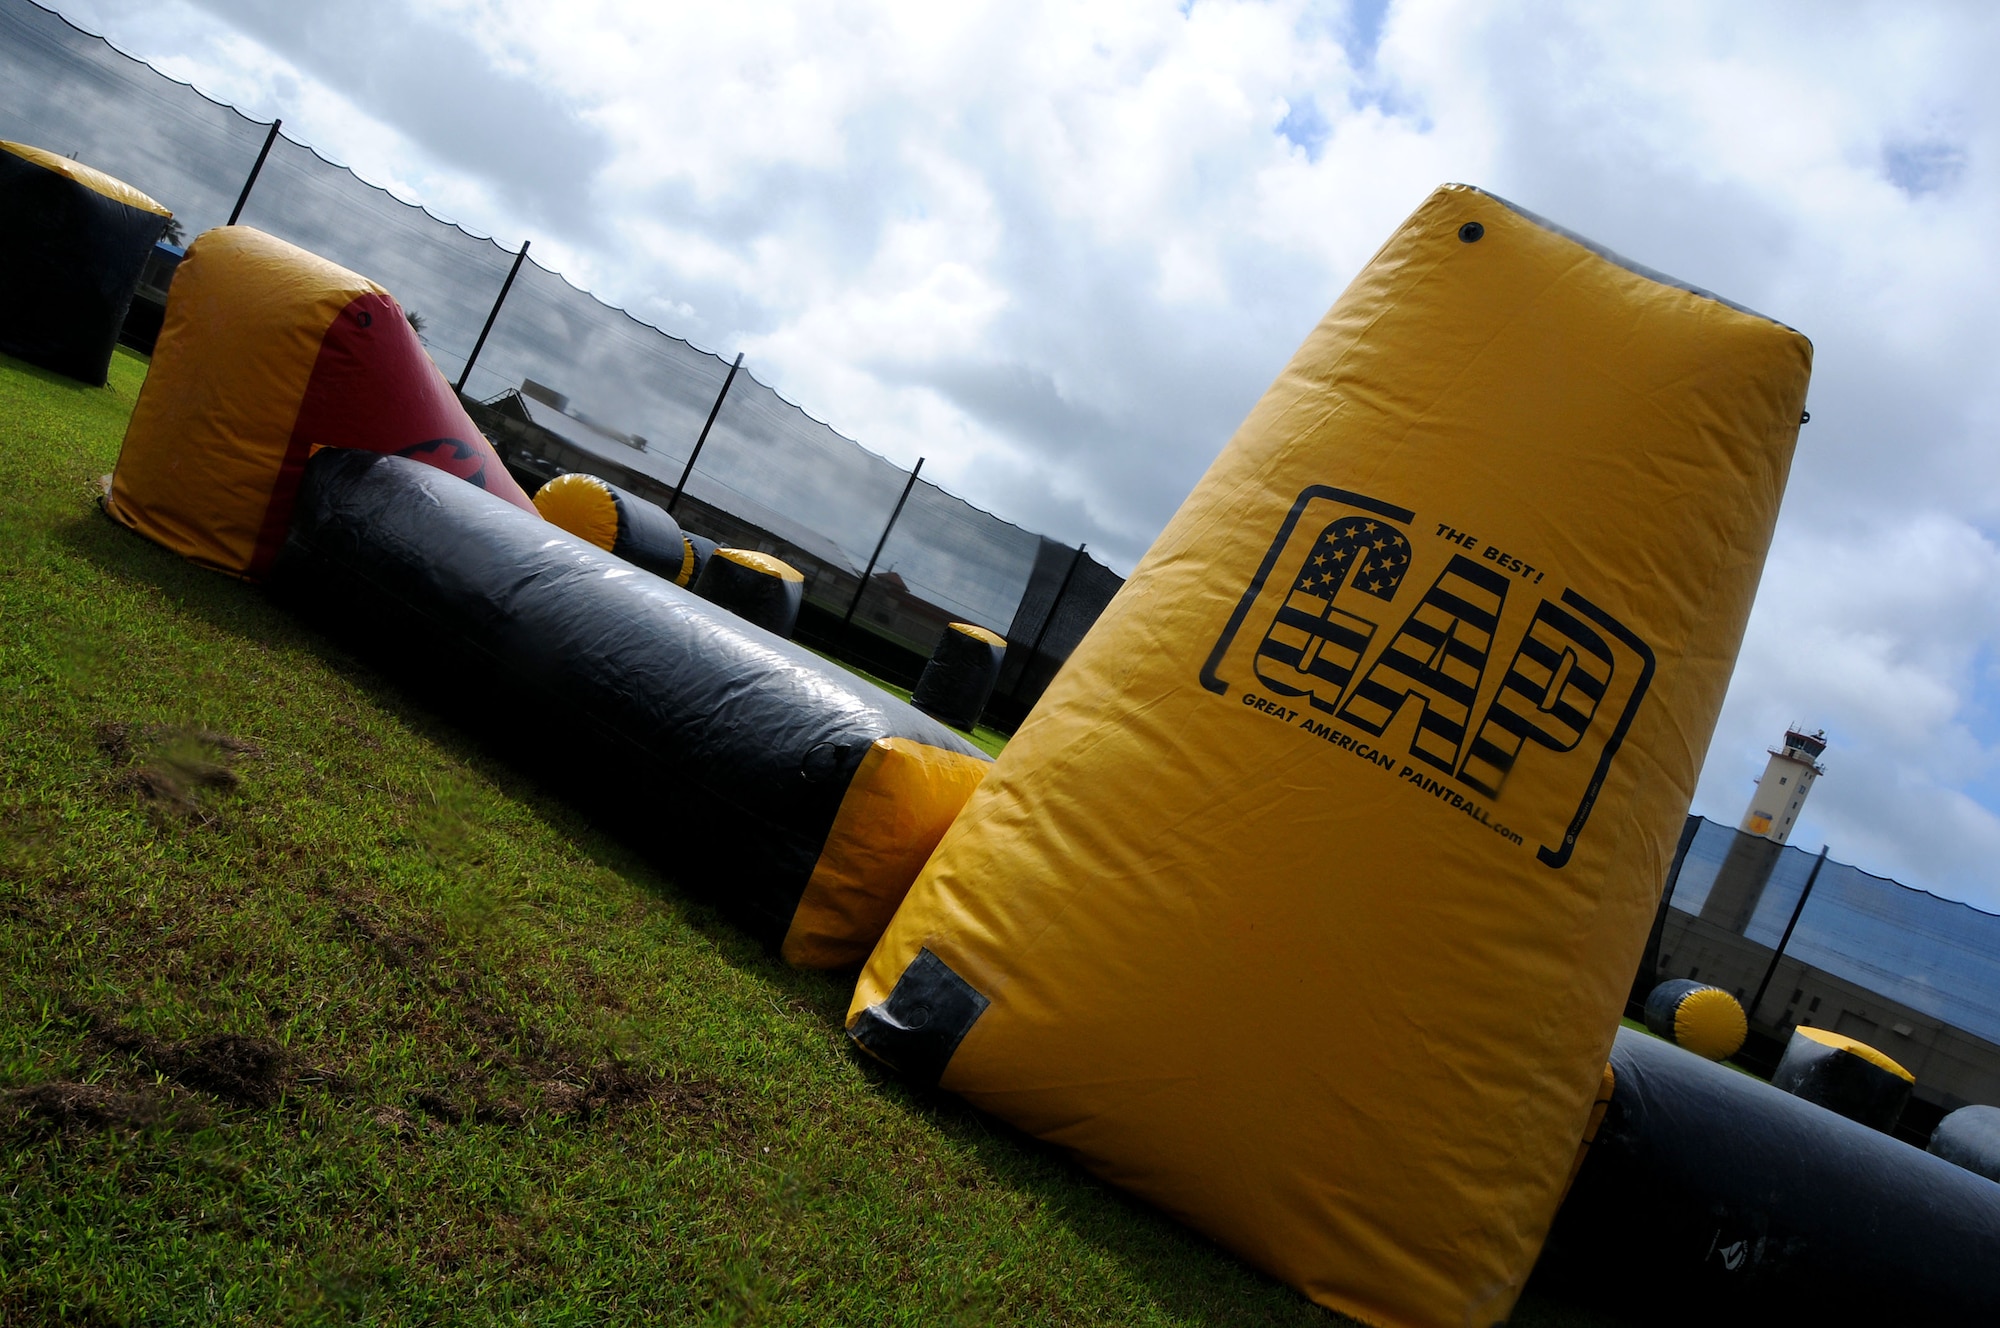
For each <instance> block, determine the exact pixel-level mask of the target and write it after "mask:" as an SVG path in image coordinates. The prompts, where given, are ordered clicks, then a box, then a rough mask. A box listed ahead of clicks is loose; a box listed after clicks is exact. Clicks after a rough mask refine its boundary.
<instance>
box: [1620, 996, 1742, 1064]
mask: <svg viewBox="0 0 2000 1328" xmlns="http://www.w3.org/2000/svg"><path fill="white" fill-rule="evenodd" d="M1646 1027H1647V1028H1650V1029H1651V1030H1653V1032H1654V1033H1656V1034H1658V1035H1659V1036H1661V1037H1663V1038H1665V1039H1666V1040H1667V1041H1669V1042H1671V1043H1673V1044H1674V1045H1675V1046H1679V1047H1686V1048H1687V1049H1688V1050H1689V1051H1691V1052H1693V1053H1694V1054H1695V1055H1697V1056H1702V1057H1706V1058H1707V1059H1709V1060H1712V1061H1726V1060H1728V1059H1729V1058H1730V1057H1731V1056H1734V1055H1735V1054H1736V1053H1737V1052H1739V1051H1741V1050H1742V1049H1743V1039H1744V1038H1746V1037H1748V1036H1749V1035H1750V1020H1749V1018H1748V1016H1746V1015H1745V1014H1744V1013H1743V1006H1742V1004H1741V1003H1740V1002H1738V1001H1737V999H1736V998H1735V997H1734V996H1731V995H1730V994H1729V993H1728V992H1726V991H1724V990H1723V989H1722V988H1720V987H1711V986H1709V985H1708V984H1707V983H1706V982H1696V981H1694V980H1693V979H1691V978H1674V979H1671V980H1670V981H1667V982H1662V983H1661V984H1660V985H1659V986H1657V987H1655V988H1653V990H1652V993H1651V994H1650V995H1648V996H1647V997H1646Z"/></svg>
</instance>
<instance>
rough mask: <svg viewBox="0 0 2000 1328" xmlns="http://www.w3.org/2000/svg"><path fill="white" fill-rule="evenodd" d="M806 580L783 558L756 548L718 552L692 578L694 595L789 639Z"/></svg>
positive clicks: (797, 616) (794, 625)
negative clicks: (698, 573)
mask: <svg viewBox="0 0 2000 1328" xmlns="http://www.w3.org/2000/svg"><path fill="white" fill-rule="evenodd" d="M805 591H806V579H805V578H804V577H803V576H800V575H799V572H798V569H797V568H795V567H793V566H792V565H791V564H790V563H788V562H785V561H783V560H782V559H778V558H773V557H772V556H771V555H770V554H768V553H759V552H757V551H756V550H755V549H717V550H716V551H715V553H714V555H713V556H712V557H710V558H709V559H708V560H707V561H706V562H704V563H703V564H702V568H701V573H700V575H698V576H697V577H695V581H694V593H695V594H697V595H699V596H701V597H702V598H703V599H705V600H707V601H708V602H709V603H711V604H719V605H721V606H722V607H723V608H725V609H728V610H729V611H730V612H731V613H733V614H735V615H736V616H737V617H739V618H742V619H744V620H745V621H747V622H753V623H755V624H757V626H759V627H761V628H763V629H764V630H765V631H767V632H775V633H777V634H778V635H779V636H782V637H784V638H786V639H787V640H789V639H790V638H791V635H792V632H793V630H794V629H795V628H797V626H798V625H799V605H800V604H801V603H802V602H804V600H805Z"/></svg>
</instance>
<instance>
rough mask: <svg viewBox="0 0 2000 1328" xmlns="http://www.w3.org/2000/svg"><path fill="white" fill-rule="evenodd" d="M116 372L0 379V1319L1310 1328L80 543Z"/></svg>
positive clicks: (770, 965)
mask: <svg viewBox="0 0 2000 1328" xmlns="http://www.w3.org/2000/svg"><path fill="white" fill-rule="evenodd" d="M143 372H144V365H143V362H142V361H141V360H139V359H137V358H135V357H132V356H130V355H127V354H125V353H123V352H121V353H120V355H119V357H118V359H117V361H116V364H115V366H114V370H113V381H112V385H111V386H110V387H109V388H104V389H90V388H84V387H81V386H78V385H76V384H73V383H70V382H68V381H66V380H63V379H59V378H55V377H53V376H51V375H47V374H43V373H41V372H39V371H36V370H32V369H28V368H26V367H24V366H22V365H20V364H19V363H17V362H14V361H10V360H5V359H4V358H0V752H4V764H0V1089H4V1094H5V1095H4V1098H0V1135H4V1139H0V1143H4V1154H0V1195H4V1196H5V1200H4V1202H0V1323H4V1324H6V1325H9V1326H10V1328H11V1326H12V1325H17V1324H35V1323H56V1322H62V1323H83V1324H97V1325H104V1324H135V1325H136V1324H161V1323H203V1324H207V1323H270V1322H275V1321H296V1322H327V1323H344V1322H367V1323H383V1324H418V1323H461V1322H464V1323H482V1322H496V1323H497V1322H507V1323H517V1322H533V1323H536V1324H619V1323H694V1324H734V1323H758V1324H764V1323H770V1324H860V1325H874V1324H938V1323H969V1324H995V1325H998V1324H1098V1323H1102V1324H1121V1325H1122V1324H1187V1325H1209V1324H1277V1325H1284V1324H1329V1323H1333V1322H1336V1319H1335V1318H1334V1317H1333V1316H1331V1315H1328V1314H1326V1313H1324V1312H1322V1311H1320V1310H1318V1309H1315V1308H1314V1307H1312V1306H1310V1305H1308V1304H1306V1303H1305V1302H1304V1301H1302V1300H1301V1299H1300V1298H1299V1297H1298V1296H1296V1295H1295V1294H1294V1293H1293V1292H1291V1291H1289V1290H1287V1289H1286V1288H1284V1287H1282V1286H1279V1285H1277V1284H1275V1283H1273V1282H1271V1281H1270V1280H1268V1279H1266V1278H1264V1277H1262V1276H1260V1275H1259V1274H1256V1273H1254V1272H1252V1271H1249V1270H1248V1269H1246V1268H1245V1267H1244V1266H1243V1265H1241V1264H1239V1263H1237V1262H1236V1261H1234V1260H1233V1259H1231V1258H1229V1257H1228V1256H1226V1255H1224V1254H1222V1253H1220V1252H1219V1251H1218V1250H1216V1249H1215V1248H1214V1247H1212V1246H1210V1245H1209V1244H1207V1243H1205V1242H1204V1241H1203V1240H1201V1239H1200V1238H1198V1237H1196V1236H1193V1235H1191V1234H1189V1233H1188V1232H1186V1231H1184V1230H1183V1229H1181V1228H1179V1227H1177V1226H1176V1225H1174V1224H1173V1223H1172V1222H1170V1221H1168V1220H1166V1219H1165V1218H1163V1217H1161V1216H1159V1215H1157V1214H1155V1213H1154V1212H1152V1211H1151V1210H1149V1209H1147V1208H1145V1207H1143V1206H1141V1205H1139V1204H1136V1203H1134V1202H1131V1201H1129V1200H1127V1199H1125V1198H1124V1197H1122V1196H1121V1195H1119V1194H1118V1193H1116V1192H1115V1191H1112V1190H1110V1189H1108V1188H1106V1187H1104V1186H1102V1185H1099V1184H1098V1183H1096V1182H1094V1181H1093V1180H1091V1179H1090V1178H1088V1177H1087V1176H1085V1175H1083V1174H1082V1173H1081V1172H1080V1171H1078V1170H1077V1169H1076V1168H1075V1167H1073V1166H1072V1165H1070V1164H1069V1163H1068V1162H1067V1161H1065V1160H1064V1159H1062V1158H1061V1157H1059V1156H1057V1155H1055V1154H1054V1153H1052V1152H1050V1151H1049V1150H1047V1149H1045V1148H1042V1147H1041V1146H1039V1145H1036V1144H1034V1143H1033V1142H1031V1141H1028V1140H1025V1139H1023V1138H1021V1137H1020V1136H1018V1135H1016V1134H1014V1133H1012V1132H1010V1131H1008V1130H1007V1129H1005V1128H1003V1127H1001V1126H999V1125H998V1124H996V1123H995V1122H993V1121H991V1120H988V1119H986V1118H984V1117H981V1116H980V1115H978V1114H976V1113H974V1112H972V1111H971V1110H969V1109H967V1108H965V1107H964V1106H962V1105H960V1104H958V1103H956V1102H955V1101H953V1100H952V1099H950V1098H946V1097H941V1096H933V1095H929V1094H924V1093H918V1092H914V1091H911V1090H910V1089H908V1088H906V1087H905V1086H904V1085H902V1084H901V1083H900V1082H898V1081H897V1080H896V1079H895V1078H894V1077H893V1076H890V1075H888V1074H887V1073H885V1072H882V1071H879V1070H878V1069H876V1068H875V1067H874V1066H872V1065H871V1063H869V1062H868V1061H866V1060H865V1059H863V1058H861V1057H858V1056H857V1055H855V1054H854V1053H853V1052H852V1051H850V1050H849V1048H848V1047H847V1045H846V1043H845V1039H844V1038H843V1037H842V1035H841V1032H840V1025H841V1018H842V1015H843V1013H844V1011H845V1007H846V1001H847V995H848V986H849V983H847V982H843V981H842V980H840V979H838V978H834V977H825V976H818V975H812V974H805V973H800V972H795V971H793V970H790V969H788V968H786V967H784V966H783V965H781V964H779V963H777V962H775V961H774V960H773V959H771V958H770V957H768V956H767V955H765V954H764V953H762V952H761V951H760V950H758V949H757V948H756V947H754V946H752V945H751V944H750V943H749V942H747V941H746V940H744V939H743V938H742V937H741V936H740V935H738V934H737V933H736V932H735V931H733V930H732V929H731V928H730V927H729V926H727V925H725V924H723V923H721V922H720V921H718V920H717V918H716V917H715V915H714V914H712V913H711V912H710V911H709V910H708V909H706V908H704V907H702V906H700V905H698V904H695V903H691V902H689V901H688V900H687V899H686V898H685V897H683V896H682V895H680V894H678V893H677V892H676V891H675V890H674V889H673V887H672V886H671V885H670V884H669V883H668V882H666V881H664V880H662V879H661V878H660V877H659V876H658V875H656V874H655V873H654V872H653V871H652V870H651V869H650V868H649V867H647V866H646V865H645V864H643V863H642V862H640V861H639V860H637V859H636V858H635V857H633V856H632V855H631V854H630V853H629V852H628V851H627V850H626V849H624V848H623V847H621V846H620V845H618V844H616V843H614V842H612V841H610V840H607V839H606V838H604V837H602V836H600V835H599V834H597V833H596V832H595V831H593V829H592V828H591V827H590V826H589V825H588V824H587V823H586V822H585V821H584V820H582V819H581V818H580V817H579V816H578V815H577V814H576V813H575V812H574V811H573V810H571V809H570V808H568V807H567V806H565V805H564V804H562V803H561V802H559V801H555V800H553V799H552V798H550V797H548V796H546V795H545V794H544V793H543V792H542V791H541V790H539V789H538V788H537V787H536V785H535V784H534V783H533V782H532V780H530V779H528V778H526V777H524V776H523V775H522V774H521V773H520V772H518V771H515V770H513V769H510V768H508V767H506V766H504V765H501V764H499V763H497V762H495V761H494V760H493V759H491V758H490V757H489V756H487V755H486V754H485V753H484V752H483V751H482V749H481V748H480V747H479V746H478V745H477V744H476V743H474V742H472V741H470V740H468V739H467V738H466V737H464V736H463V735H461V734H460V733H458V732H457V731H455V730H453V729H451V728H449V727H447V726H445V725H443V724H442V723H441V722H439V721H437V720H435V719H433V718H432V717H431V716H430V715H428V714H427V713H426V712H425V711H423V710H422V709H421V708H419V707H418V706H416V705H415V704H414V703H412V702H411V701H409V700H408V699H406V698H405V697H404V696H403V695H402V694H400V693H399V692H398V691H397V690H396V689H395V688H394V687H392V686H390V685H388V684H386V683H385V682H384V681H383V680H381V679H380V678H379V677H377V676H375V675H373V674H372V673H370V672H369V671H368V670H366V669H364V668H363V667H361V666H360V665H358V664H357V663H355V662H354V661H353V660H352V659H351V658H350V657H349V656H348V655H346V654H345V653H344V652H343V651H341V650H340V649H338V648H337V647H335V646H333V645H332V644H330V643H329V642H328V641H326V640H325V639H323V638H321V637H318V636H316V635H314V634H312V633H311V632H309V631H307V630H305V629H304V628H302V627H300V626H299V625H297V624H296V623H295V622H294V621H293V620H292V619H290V618H289V617H287V616H286V615H285V614H283V613H281V612H280V611H278V610H277V609H275V608H274V607H272V606H271V605H270V604H268V603H267V602H266V601H265V600H264V599H263V598H262V597H261V596H260V595H259V594H258V593H257V592H256V591H255V590H254V589H252V588H249V587H246V586H243V585H240V584H238V583H236V582H233V581H230V580H228V579H225V578H223V577H220V576H217V575H214V574H211V573H207V572H203V571H201V570H198V569H196V568H193V567H191V566H189V565H187V564H185V563H183V562H181V561H180V560H179V559H177V558H175V557H174V556H172V555H171V554H168V553H166V552H164V551H162V550H160V549H158V548H156V547H154V546H153V545H151V544H148V543H146V542H145V541H143V540H141V539H139V538H138V537H136V536H134V535H131V534H130V533H128V532H126V531H124V530H122V529H120V528H118V527H116V526H114V525H113V524H111V523H110V522H109V521H107V520H105V519H104V518H103V517H102V516H101V515H100V514H99V513H98V512H97V510H96V508H95V506H94V504H93V501H92V498H93V493H94V481H95V478H96V477H97V476H98V475H99V474H101V473H103V472H105V471H107V470H109V469H110V468H111V465H112V463H113V461H114V460H115V457H116V452H117V445H118V439H119V438H120V436H121V435H122V432H123V429H124V421H125V417H126V415H127V413H128V412H129V410H130V408H131V403H132V400H133V397H134V394H135V392H136V390H137V386H138V384H139V382H140V380H141V377H142V375H143ZM1516 1321H1517V1322H1519V1323H1526V1324H1556V1323H1577V1324H1583V1323H1596V1322H1599V1320H1596V1319H1595V1318H1588V1317H1582V1316H1576V1315H1573V1314H1572V1313H1570V1312H1566V1311H1562V1310H1560V1309H1558V1308H1557V1307H1555V1306H1552V1305H1548V1304H1546V1303H1542V1302H1530V1303H1528V1304H1527V1305H1525V1306H1524V1309H1523V1311H1522V1313H1521V1314H1520V1316H1519V1317H1518V1318H1517V1320H1516Z"/></svg>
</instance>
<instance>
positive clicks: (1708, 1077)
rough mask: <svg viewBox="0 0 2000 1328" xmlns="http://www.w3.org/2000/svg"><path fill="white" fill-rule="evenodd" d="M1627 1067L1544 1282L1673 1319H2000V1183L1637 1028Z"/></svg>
mask: <svg viewBox="0 0 2000 1328" xmlns="http://www.w3.org/2000/svg"><path fill="white" fill-rule="evenodd" d="M1611 1070H1612V1074H1613V1077H1614V1083H1613V1087H1612V1092H1611V1105H1610V1107H1609V1108H1608V1109H1607V1110H1606V1112H1605V1114H1604V1119H1603V1121H1602V1123H1601V1124H1600V1125H1599V1126H1598V1128H1597V1134H1596V1138H1595V1139H1594V1140H1593V1141H1592V1142H1591V1145H1590V1149H1589V1152H1588V1154H1587V1155H1586V1156H1585V1158H1584V1162H1583V1166H1582V1168H1581V1170H1580V1171H1579V1172H1578V1173H1577V1177H1576V1182H1575V1184H1574V1185H1573V1186H1572V1187H1571V1189H1570V1192H1569V1197H1568V1198H1567V1199H1566V1200H1565V1201H1564V1203H1563V1207H1562V1211H1561V1212H1560V1213H1559V1214H1558V1215H1557V1217H1556V1222H1555V1229H1554V1230H1553V1231H1552V1232H1551V1233H1550V1236H1549V1242H1548V1245H1547V1247H1546V1249H1545V1252H1544V1254H1543V1258H1542V1263H1541V1265H1540V1267H1539V1268H1538V1269H1537V1273H1536V1277H1537V1279H1538V1280H1541V1281H1544V1282H1546V1283H1551V1284H1554V1285H1555V1286H1558V1287H1563V1288H1569V1289H1578V1290H1584V1291H1587V1292H1588V1293H1589V1294H1590V1295H1591V1297H1592V1299H1593V1300H1597V1301H1599V1302H1600V1303H1603V1304H1607V1305H1617V1306H1619V1307H1620V1310H1621V1312H1629V1313H1631V1314H1633V1315H1634V1316H1635V1317H1638V1318H1641V1319H1643V1320H1645V1321H1647V1322H1657V1323H1674V1324H1686V1323H1738V1322H1751V1321H1754V1322H1758V1323H1764V1324H1779V1323H1786V1324H1791V1323H1801V1324H1804V1323H1822V1324H1835V1323H1866V1324H1872V1325H1891V1324H1912V1325H1915V1324H1924V1325H1942V1324H1974V1323H1981V1324H1983V1323H1991V1322H1993V1321H1994V1309H1995V1307H1996V1306H2000V1185H1996V1184H1994V1183H1993V1182H1992V1181H1989V1180H1985V1179H1982V1178H1981V1177H1978V1176H1974V1175H1972V1174H1970V1173H1968V1172H1966V1171H1963V1170H1961V1169H1959V1168H1957V1167H1954V1166H1952V1165H1950V1164H1949V1163H1946V1162H1944V1161H1942V1160H1940V1159H1938V1158H1935V1157H1932V1156H1930V1155H1929V1154H1927V1153H1923V1152H1921V1151H1919V1150H1917V1149H1915V1148H1912V1147H1910V1146H1909V1145H1908V1144H1904V1143H1900V1142H1898V1141H1897V1140H1895V1139H1892V1138H1890V1137H1888V1136H1887V1135H1884V1134H1880V1133H1878V1132H1876V1131H1874V1130H1871V1129H1869V1128H1867V1127H1866V1126H1864V1125H1859V1124H1856V1123H1855V1122H1853V1121H1850V1120H1846V1119H1844V1118H1843V1117H1840V1116H1836V1115H1835V1114H1833V1113H1832V1112H1830V1111H1823V1110H1821V1109H1819V1108H1818V1107H1815V1106H1814V1105H1812V1104H1811V1103H1809V1102H1804V1101H1801V1100H1800V1099H1799V1098H1796V1097H1793V1096H1792V1095H1790V1094H1788V1093H1783V1092H1780V1091H1778V1090H1777V1089H1775V1088H1772V1087H1771V1086H1770V1085H1768V1084H1765V1083H1763V1082H1761V1081H1760V1080H1757V1079H1753V1078H1751V1077H1750V1076H1749V1075H1746V1074H1742V1073H1739V1072H1738V1071H1735V1070H1732V1069H1729V1068H1727V1067H1726V1066H1721V1065H1716V1064H1713V1063H1712V1062H1709V1061H1707V1060H1704V1059H1702V1058H1701V1057H1699V1056H1696V1055H1694V1054H1692V1053H1691V1052H1687V1051H1683V1050H1681V1049H1680V1048H1678V1047H1674V1046H1671V1045H1669V1044H1668V1043H1666V1042H1663V1041H1661V1040H1660V1039H1658V1038H1653V1037H1648V1036H1646V1035H1645V1034H1644V1033H1639V1032H1635V1031H1633V1030H1631V1029H1620V1030H1619V1031H1618V1037H1617V1042H1616V1044H1615V1045H1614V1047H1613V1049H1612V1052H1611Z"/></svg>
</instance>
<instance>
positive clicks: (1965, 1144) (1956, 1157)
mask: <svg viewBox="0 0 2000 1328" xmlns="http://www.w3.org/2000/svg"><path fill="white" fill-rule="evenodd" d="M1930 1151H1931V1152H1932V1153H1933V1154H1935V1155H1936V1156H1938V1157H1941V1158H1943V1159H1944V1160H1945V1161H1947V1162H1950V1163H1952V1164H1953V1165H1954V1166H1961V1167H1964V1168H1965V1169H1966V1170H1967V1171H1970V1172H1972V1173H1973V1174H1974V1175H1977V1176H1984V1177H1986V1179H1988V1180H1991V1181H2000V1107H1979V1106H1973V1107H1960V1108H1959V1109H1958V1110H1957V1111H1954V1112H1952V1113H1951V1114H1950V1115H1949V1116H1946V1117H1945V1118H1944V1119H1943V1120H1941V1121H1939V1122H1938V1127H1937V1128H1936V1129H1935V1130H1933V1131H1931V1142H1930Z"/></svg>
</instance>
